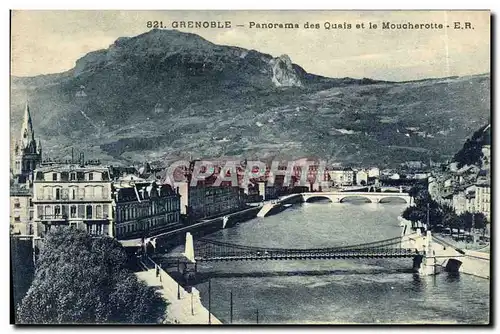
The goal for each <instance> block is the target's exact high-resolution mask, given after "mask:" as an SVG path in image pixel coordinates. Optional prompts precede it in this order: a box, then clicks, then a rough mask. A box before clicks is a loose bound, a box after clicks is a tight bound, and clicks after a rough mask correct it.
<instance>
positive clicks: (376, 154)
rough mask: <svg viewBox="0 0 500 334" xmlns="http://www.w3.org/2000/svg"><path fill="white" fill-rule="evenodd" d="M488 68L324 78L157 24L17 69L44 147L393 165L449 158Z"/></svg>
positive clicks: (466, 128)
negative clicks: (50, 70)
mask: <svg viewBox="0 0 500 334" xmlns="http://www.w3.org/2000/svg"><path fill="white" fill-rule="evenodd" d="M489 89H490V78H489V75H478V76H471V77H463V78H447V79H434V80H423V81H418V82H417V81H416V82H405V83H390V82H380V81H373V80H369V79H362V80H356V79H351V78H341V79H334V78H325V77H322V76H317V75H314V74H310V73H307V72H306V71H305V70H304V69H302V68H301V67H300V66H298V65H296V64H293V63H292V60H290V58H289V57H288V56H286V55H283V56H280V57H278V58H273V57H272V56H270V55H267V54H263V53H260V52H258V51H255V50H246V49H242V48H238V47H232V46H221V45H215V44H213V43H211V42H209V41H207V40H205V39H203V38H201V37H199V36H197V35H194V34H187V33H181V32H178V31H171V30H152V31H150V32H148V33H145V34H142V35H139V36H136V37H132V38H119V39H118V40H117V41H116V42H115V43H114V44H113V45H111V46H110V47H109V48H108V49H105V50H98V51H95V52H91V53H89V54H87V55H85V56H84V57H82V58H81V59H79V60H78V61H77V62H76V65H75V67H74V68H73V69H72V70H70V71H68V72H64V73H60V74H52V75H44V76H38V77H32V78H15V77H14V78H12V100H11V116H12V117H11V126H12V131H13V136H14V138H17V136H18V134H17V132H18V131H19V124H20V120H21V117H22V110H23V104H24V100H25V97H26V96H29V100H30V105H31V110H32V117H33V123H34V127H35V131H36V133H37V136H39V137H40V138H41V139H42V143H43V146H44V152H45V155H46V156H47V155H50V156H51V157H62V156H68V155H69V154H70V147H71V146H74V147H75V149H84V150H85V151H86V153H87V156H88V157H93V158H101V159H102V160H103V161H105V162H113V163H116V162H120V163H125V164H126V163H131V162H134V161H144V160H146V159H147V160H151V161H155V160H164V159H167V160H174V159H177V158H188V157H189V156H193V157H207V158H212V157H222V156H233V157H246V158H248V159H253V158H258V159H263V158H269V157H274V156H279V157H282V158H291V157H292V158H298V157H303V156H321V157H327V158H329V159H330V160H336V161H343V162H348V163H374V164H375V163H377V164H385V163H387V164H389V163H398V162H401V161H405V160H415V159H426V160H427V159H429V158H432V159H439V158H441V157H450V156H452V155H453V154H454V153H455V152H456V151H458V149H459V148H460V147H461V145H462V143H463V141H464V140H465V138H466V137H467V136H468V135H469V133H471V132H472V131H473V130H474V129H477V128H479V127H480V126H481V125H483V124H485V123H486V122H487V121H488V119H489V115H490V99H489V96H490V91H489Z"/></svg>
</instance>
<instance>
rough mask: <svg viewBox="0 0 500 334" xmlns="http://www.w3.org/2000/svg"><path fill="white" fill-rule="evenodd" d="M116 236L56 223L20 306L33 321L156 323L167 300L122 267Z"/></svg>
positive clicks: (123, 258) (122, 256) (23, 316)
mask: <svg viewBox="0 0 500 334" xmlns="http://www.w3.org/2000/svg"><path fill="white" fill-rule="evenodd" d="M126 262H127V256H126V254H125V252H124V250H123V247H122V246H121V245H120V244H119V243H118V241H116V240H114V239H112V238H109V237H97V238H94V237H92V236H90V235H88V234H86V233H85V232H82V231H78V230H73V229H70V228H59V229H56V230H55V231H51V232H50V233H48V235H47V237H46V240H45V243H44V247H43V248H42V250H41V251H40V256H39V259H38V262H37V268H36V271H35V278H34V280H33V282H32V285H31V287H30V289H29V291H28V293H27V295H26V296H25V297H24V298H23V300H22V302H21V305H20V307H19V308H18V315H17V316H18V321H19V322H20V323H32V324H62V323H157V321H158V320H159V319H161V317H162V316H164V315H165V308H166V304H165V302H164V300H163V299H162V298H161V296H159V295H158V294H157V293H156V292H155V289H154V288H151V287H148V286H146V285H145V284H144V283H142V282H140V281H138V279H137V277H136V276H135V275H134V274H133V273H132V272H130V271H129V270H128V269H127V267H126Z"/></svg>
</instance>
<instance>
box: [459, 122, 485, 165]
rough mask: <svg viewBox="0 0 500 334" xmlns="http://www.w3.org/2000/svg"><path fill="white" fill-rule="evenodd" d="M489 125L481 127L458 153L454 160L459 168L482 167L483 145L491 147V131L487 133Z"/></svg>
mask: <svg viewBox="0 0 500 334" xmlns="http://www.w3.org/2000/svg"><path fill="white" fill-rule="evenodd" d="M486 127H487V125H485V126H483V127H481V128H480V129H479V130H477V131H476V132H474V134H473V135H472V137H471V138H470V139H467V140H466V142H465V143H464V145H463V147H462V149H461V150H460V151H458V152H457V153H456V154H455V156H454V158H453V160H454V161H456V162H457V166H458V167H459V168H461V167H462V166H465V165H480V163H481V157H482V155H483V153H482V147H483V145H489V144H490V141H491V138H490V131H489V129H488V130H486V131H485V129H486Z"/></svg>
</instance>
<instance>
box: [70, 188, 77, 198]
mask: <svg viewBox="0 0 500 334" xmlns="http://www.w3.org/2000/svg"><path fill="white" fill-rule="evenodd" d="M71 199H76V189H71Z"/></svg>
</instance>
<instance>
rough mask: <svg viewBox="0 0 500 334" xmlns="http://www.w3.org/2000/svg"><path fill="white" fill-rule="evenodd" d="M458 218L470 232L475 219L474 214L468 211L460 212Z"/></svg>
mask: <svg viewBox="0 0 500 334" xmlns="http://www.w3.org/2000/svg"><path fill="white" fill-rule="evenodd" d="M458 218H459V219H460V220H461V222H462V225H463V227H464V230H467V231H468V232H469V234H470V232H471V229H472V226H473V220H474V216H473V215H472V213H470V212H469V211H466V212H464V213H462V214H460V215H459V216H458Z"/></svg>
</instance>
